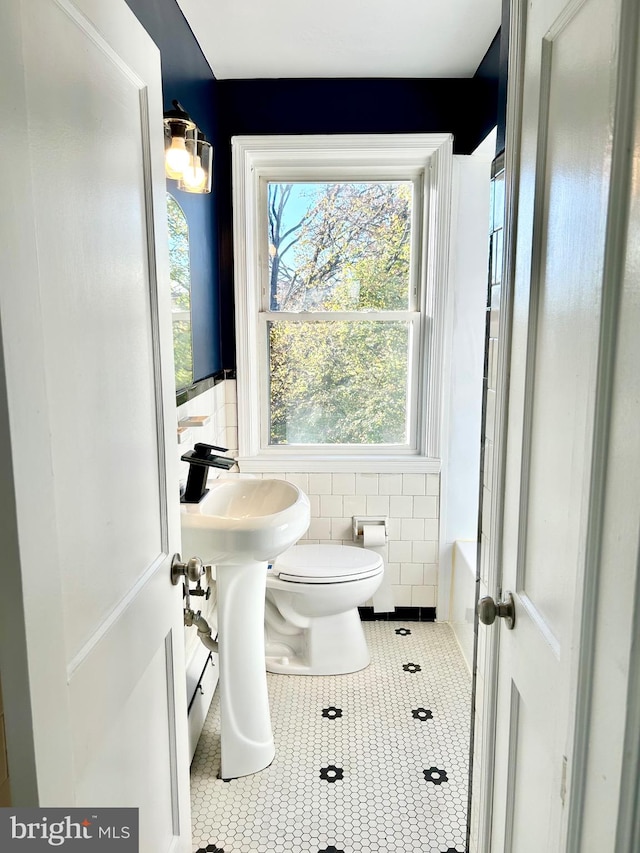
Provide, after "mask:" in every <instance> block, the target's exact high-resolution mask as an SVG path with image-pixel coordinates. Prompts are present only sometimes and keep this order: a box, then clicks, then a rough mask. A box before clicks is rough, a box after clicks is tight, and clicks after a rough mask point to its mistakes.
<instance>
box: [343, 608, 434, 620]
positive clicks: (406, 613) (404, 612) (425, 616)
mask: <svg viewBox="0 0 640 853" xmlns="http://www.w3.org/2000/svg"><path fill="white" fill-rule="evenodd" d="M358 612H359V613H360V619H362V621H363V622H435V621H436V609H435V607H396V609H395V610H393V611H391V612H389V613H374V610H373V607H358Z"/></svg>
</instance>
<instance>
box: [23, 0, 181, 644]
mask: <svg viewBox="0 0 640 853" xmlns="http://www.w3.org/2000/svg"><path fill="white" fill-rule="evenodd" d="M24 32H25V51H26V52H27V55H28V56H29V62H28V64H27V66H26V86H27V94H28V98H29V103H30V105H31V112H30V115H31V121H30V133H31V134H32V137H33V138H35V139H37V140H42V142H43V143H44V144H38V143H37V147H36V148H35V150H34V156H33V158H32V164H33V166H32V168H33V179H34V182H35V185H36V186H37V188H38V189H37V197H38V214H37V223H36V240H37V245H38V253H39V255H40V257H42V258H43V259H46V263H43V264H42V265H41V269H40V275H41V287H40V292H41V298H42V318H43V334H44V341H45V348H46V363H45V373H46V382H47V387H48V389H49V400H50V404H49V405H50V409H49V411H50V421H49V422H50V425H51V444H52V456H53V460H52V461H53V473H54V488H55V494H56V498H55V500H56V517H57V525H58V530H59V539H58V542H59V547H60V557H61V561H62V567H63V578H62V583H63V595H64V605H65V629H66V634H67V648H68V653H69V657H70V658H73V657H75V656H76V655H77V654H78V653H79V652H80V650H81V648H82V646H83V645H84V644H85V643H86V642H88V641H89V639H90V636H91V634H92V632H93V631H94V630H95V629H96V626H98V625H100V623H101V622H102V621H103V620H104V619H105V618H106V617H107V616H108V615H109V613H111V611H112V610H113V609H114V608H115V607H117V605H118V603H119V602H120V601H121V600H122V598H123V597H124V596H125V595H126V594H127V592H128V591H129V590H130V588H131V587H132V585H133V584H135V582H136V581H137V580H138V579H139V578H140V576H141V575H143V574H144V573H145V572H146V571H147V569H148V568H149V567H150V566H152V565H153V564H154V563H155V562H156V560H157V558H158V555H159V554H161V553H162V552H163V551H164V550H165V547H166V546H164V547H163V540H164V541H165V542H166V536H167V534H166V530H165V531H162V529H161V526H160V512H159V495H160V476H159V468H158V438H157V426H156V388H155V375H154V371H153V370H150V367H152V366H153V363H154V336H155V337H157V334H158V330H157V328H156V329H155V330H154V329H153V328H152V323H151V310H150V304H151V299H152V297H153V293H152V292H150V287H151V288H152V289H153V288H154V285H155V282H153V281H152V280H151V279H150V276H149V264H148V259H147V218H148V213H147V210H146V204H147V198H146V194H145V186H144V184H145V172H146V171H147V170H148V160H149V156H150V155H149V149H148V144H147V141H146V140H145V139H143V138H141V134H140V128H141V127H142V114H141V107H142V106H143V101H144V100H146V97H147V93H146V88H145V87H144V84H143V83H142V81H140V80H137V79H136V78H135V77H134V76H133V72H132V70H131V69H129V68H128V67H127V66H125V65H124V64H123V62H122V60H121V59H119V58H118V57H117V55H114V54H113V51H112V50H110V48H109V47H108V45H107V44H106V43H105V42H104V40H103V39H102V38H101V37H100V36H99V35H95V34H94V32H93V28H92V27H91V26H90V25H87V24H86V23H85V22H84V21H82V20H78V19H75V18H71V17H69V16H68V15H67V14H66V12H65V10H64V9H62V8H61V7H59V6H57V5H56V4H54V3H44V4H40V3H38V4H31V6H30V7H28V14H27V15H26V16H25V19H24ZM51 32H56V33H58V38H59V39H61V42H60V43H64V44H65V46H66V49H65V51H64V54H63V55H58V56H56V51H57V50H59V43H58V42H57V40H53V41H52V40H49V39H48V37H47V36H48V33H51ZM42 45H46V46H47V47H46V49H44V50H43V49H42ZM54 66H55V67H56V69H57V72H58V73H56V74H55V75H54V74H51V73H50V69H51V68H52V67H54ZM82 80H86V81H87V82H86V84H85V85H80V84H79V83H78V81H82ZM52 139H53V140H59V144H55V145H52V144H50V141H51V140H52ZM145 161H146V164H145ZM102 187H107V188H108V191H106V192H104V191H101V188H102ZM150 213H151V216H152V212H150ZM86 223H91V224H92V227H91V229H87V228H86V227H85V226H86ZM154 275H155V271H154ZM59 282H64V287H61V286H59V284H58V283H59ZM80 460H85V461H86V467H85V466H82V467H80V466H79V465H78V462H80ZM116 472H117V476H114V473H116ZM78 529H80V530H82V536H78ZM115 530H117V531H118V536H117V537H114V536H113V532H114V531H115ZM87 567H90V571H87Z"/></svg>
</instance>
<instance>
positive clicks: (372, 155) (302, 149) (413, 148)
mask: <svg viewBox="0 0 640 853" xmlns="http://www.w3.org/2000/svg"><path fill="white" fill-rule="evenodd" d="M232 151H233V173H232V174H233V233H234V265H235V273H234V279H235V283H234V292H235V306H236V308H235V311H236V315H235V316H236V353H237V394H238V451H239V454H238V462H239V464H240V467H241V470H242V471H247V472H293V471H302V472H313V471H325V472H326V471H338V472H341V471H355V472H363V473H367V472H370V473H408V472H416V473H437V472H439V470H440V442H441V420H442V409H443V406H442V398H443V391H444V388H443V375H444V367H445V363H444V362H445V356H444V353H445V319H446V314H447V305H446V302H447V293H448V290H449V287H448V285H449V231H450V207H451V182H452V164H453V138H452V136H451V135H450V134H442V133H441V134H393V135H377V134H376V135H349V136H341V135H337V136H237V137H234V138H233V139H232ZM322 170H324V171H325V172H326V174H327V176H329V175H330V176H331V177H332V178H333V179H334V180H335V179H337V178H340V177H341V170H343V174H344V178H345V179H346V180H354V179H355V178H361V179H363V180H364V179H367V178H369V179H376V178H382V177H383V176H384V177H386V178H389V177H391V176H394V175H397V176H398V177H405V178H406V177H407V176H408V175H410V173H411V171H412V170H413V174H416V171H417V173H419V174H421V175H422V179H423V186H424V192H423V202H424V207H423V227H422V234H423V246H422V253H421V273H420V275H421V282H422V286H421V288H420V291H421V305H420V309H421V311H422V312H423V314H424V316H426V317H429V318H430V322H429V323H424V324H423V327H424V332H423V335H422V340H421V342H420V358H419V361H420V363H421V364H422V365H424V366H425V367H424V370H422V371H421V372H422V376H421V379H420V386H421V387H420V389H419V396H418V411H419V412H420V413H422V416H421V417H420V418H419V424H418V435H417V450H415V451H411V452H409V453H408V452H407V451H406V450H404V451H398V452H395V451H394V452H393V453H390V452H389V451H386V448H381V447H371V448H367V449H366V455H365V454H358V455H356V454H349V453H347V452H341V453H337V452H336V453H332V452H331V448H329V447H327V448H326V451H325V450H324V448H323V452H318V450H317V449H315V450H314V452H309V453H306V452H304V451H303V450H301V449H300V448H294V447H269V448H262V447H261V435H260V393H261V391H260V389H261V381H260V369H261V368H260V363H261V359H260V352H259V346H260V344H259V335H258V329H259V322H258V320H259V313H260V306H261V281H260V274H259V271H260V264H262V263H267V259H266V258H263V257H262V256H261V255H262V252H261V246H262V240H261V237H262V235H261V233H260V225H259V223H260V207H259V200H260V180H261V178H264V177H268V178H269V179H274V180H278V179H282V180H286V179H292V178H298V179H300V180H302V179H309V178H310V177H311V178H312V179H315V180H318V179H320V175H321V173H322ZM427 249H428V250H427ZM427 327H428V334H427ZM385 451H386V452H385Z"/></svg>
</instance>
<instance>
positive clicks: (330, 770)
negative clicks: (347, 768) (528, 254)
mask: <svg viewBox="0 0 640 853" xmlns="http://www.w3.org/2000/svg"><path fill="white" fill-rule="evenodd" d="M343 777H344V770H343V769H342V767H336V765H335V764H329V766H328V767H323V768H322V769H321V770H320V778H321V779H324V780H325V781H326V782H337V781H338V780H339V779H342V778H343Z"/></svg>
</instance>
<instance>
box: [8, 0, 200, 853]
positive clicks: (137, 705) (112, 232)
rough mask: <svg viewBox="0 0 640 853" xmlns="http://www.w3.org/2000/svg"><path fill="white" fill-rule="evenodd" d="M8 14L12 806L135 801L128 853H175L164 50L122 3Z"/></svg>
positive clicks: (175, 511)
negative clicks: (136, 843) (133, 842)
mask: <svg viewBox="0 0 640 853" xmlns="http://www.w3.org/2000/svg"><path fill="white" fill-rule="evenodd" d="M6 6H7V8H6V14H5V12H3V16H4V17H5V18H6V20H5V22H4V23H5V24H6V26H5V27H4V30H3V32H2V34H0V38H1V39H2V45H1V46H0V48H1V49H0V64H1V66H2V67H1V68H0V72H1V75H0V76H2V78H3V79H6V80H7V81H9V80H10V81H11V86H10V87H9V88H8V90H7V91H8V92H9V93H10V98H11V100H10V103H9V105H8V109H7V116H8V120H7V122H5V123H4V125H3V127H2V134H3V135H2V140H1V142H2V146H5V145H8V146H9V147H8V148H5V149H4V150H13V151H15V152H16V153H15V166H16V167H15V168H14V169H13V170H12V171H11V173H10V174H8V175H7V179H6V180H7V186H8V197H9V198H10V199H11V200H12V202H11V206H12V208H13V210H12V213H13V219H12V220H10V221H9V222H8V235H9V239H8V241H7V245H8V246H9V251H8V253H7V264H6V268H7V269H8V270H9V271H10V272H9V273H8V275H7V276H6V277H3V279H2V282H1V284H0V308H1V311H0V316H1V321H2V328H1V331H2V342H3V351H2V355H3V357H4V362H5V370H4V374H3V377H2V378H3V381H4V382H5V383H6V397H3V395H2V393H0V405H1V406H2V410H1V411H0V414H1V415H2V416H3V417H6V420H7V422H8V425H9V435H8V438H7V441H6V442H4V443H3V445H2V449H1V450H0V453H3V454H4V456H2V457H1V458H0V465H1V466H2V468H3V471H7V472H9V479H8V480H6V479H5V480H4V481H3V482H2V487H1V488H0V498H1V500H2V510H3V518H5V519H6V518H7V517H10V516H11V511H13V513H14V516H15V522H14V523H13V524H12V525H11V524H10V525H6V524H5V531H4V532H6V533H7V542H8V543H9V546H10V547H13V548H14V553H15V554H17V555H18V556H17V558H16V559H14V560H12V561H11V562H10V563H9V564H8V581H9V584H10V588H11V589H12V591H13V598H12V600H11V602H3V604H2V605H0V606H1V607H2V608H3V609H2V620H1V621H3V622H5V621H6V624H7V625H10V628H11V631H10V643H11V646H10V645H9V642H7V637H8V634H4V635H2V641H1V642H0V654H1V655H2V657H1V663H2V671H3V687H5V702H6V712H7V721H8V727H7V728H8V732H7V734H8V744H7V745H8V754H9V763H10V767H11V777H12V787H13V791H14V794H15V804H16V805H38V804H40V805H43V806H46V805H51V806H53V805H57V806H62V807H68V806H74V805H86V806H87V807H91V806H95V807H99V806H116V805H119V806H132V807H138V808H139V809H140V828H141V843H140V850H141V853H152V851H153V853H163V851H167V853H168V851H172V853H173V851H186V850H188V849H189V847H190V826H189V778H188V761H189V758H188V752H187V749H188V745H187V726H186V720H187V716H186V696H185V684H184V682H185V679H184V650H183V625H182V603H181V596H180V590H179V588H178V587H173V586H172V584H171V581H170V563H171V558H172V555H173V553H174V552H176V551H178V550H179V545H178V542H179V504H178V489H177V472H176V470H175V463H176V453H175V409H174V399H175V397H174V386H173V358H172V327H171V314H170V295H169V286H168V284H169V282H168V260H167V236H166V222H165V216H166V213H165V180H164V170H163V139H162V93H161V81H160V62H159V54H158V51H157V49H156V48H155V46H154V45H153V43H152V42H151V40H150V39H149V37H148V35H147V34H146V33H145V32H144V30H143V29H142V27H141V26H140V24H139V23H138V21H137V20H136V18H135V17H134V16H133V14H132V13H131V11H130V10H129V8H128V6H127V5H126V3H125V2H124V0H112V2H109V3H108V4H105V3H104V2H102V0H37V2H33V0H9V2H8V3H7V4H6ZM15 140H19V142H20V144H19V146H18V147H17V148H16V147H15ZM12 142H13V146H14V147H11V145H12ZM13 220H15V222H14V221H13ZM5 224H7V222H6V221H3V227H4V225H5ZM34 260H35V263H34ZM18 283H19V286H17V285H18ZM4 390H5V389H4V387H2V384H0V392H3V391H4ZM1 421H2V418H1V417H0V422H1ZM10 488H12V489H13V494H11V493H10ZM7 510H9V511H10V512H9V516H8V515H7ZM25 659H26V665H25V663H24V661H25ZM5 674H6V683H4V682H5Z"/></svg>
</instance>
